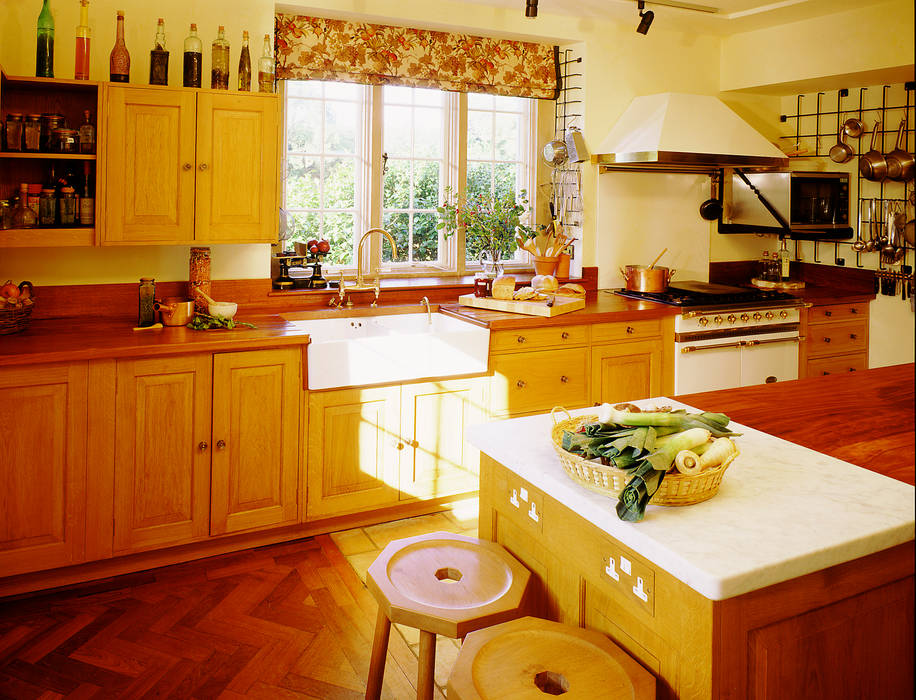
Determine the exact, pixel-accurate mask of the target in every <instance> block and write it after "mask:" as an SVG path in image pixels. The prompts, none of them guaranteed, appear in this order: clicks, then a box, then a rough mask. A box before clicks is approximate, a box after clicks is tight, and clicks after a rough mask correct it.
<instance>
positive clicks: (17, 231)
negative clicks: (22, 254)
mask: <svg viewBox="0 0 916 700" xmlns="http://www.w3.org/2000/svg"><path fill="white" fill-rule="evenodd" d="M94 243H95V228H94V227H92V226H78V227H74V228H10V229H3V230H2V231H0V248H47V247H49V246H50V247H62V246H91V245H93V244H94Z"/></svg>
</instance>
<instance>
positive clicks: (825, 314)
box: [824, 311, 833, 316]
mask: <svg viewBox="0 0 916 700" xmlns="http://www.w3.org/2000/svg"><path fill="white" fill-rule="evenodd" d="M824 316H833V312H832V311H825V312H824Z"/></svg>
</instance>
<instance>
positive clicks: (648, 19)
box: [529, 0, 655, 34]
mask: <svg viewBox="0 0 916 700" xmlns="http://www.w3.org/2000/svg"><path fill="white" fill-rule="evenodd" d="M529 1H530V0H529ZM535 1H536V0H535ZM636 7H637V9H638V10H639V26H638V27H636V33H637V34H648V33H649V27H650V26H652V20H653V19H655V13H654V12H652V10H647V9H646V3H645V0H636Z"/></svg>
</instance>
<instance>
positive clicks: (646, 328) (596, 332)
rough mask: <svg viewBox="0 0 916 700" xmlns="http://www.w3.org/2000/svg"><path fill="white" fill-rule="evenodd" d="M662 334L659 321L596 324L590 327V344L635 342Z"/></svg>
mask: <svg viewBox="0 0 916 700" xmlns="http://www.w3.org/2000/svg"><path fill="white" fill-rule="evenodd" d="M661 334H662V322H661V319H658V318H655V319H648V320H644V321H621V322H619V323H596V324H595V325H594V326H592V342H593V343H600V342H605V341H610V340H637V339H639V338H654V337H657V336H659V335H661Z"/></svg>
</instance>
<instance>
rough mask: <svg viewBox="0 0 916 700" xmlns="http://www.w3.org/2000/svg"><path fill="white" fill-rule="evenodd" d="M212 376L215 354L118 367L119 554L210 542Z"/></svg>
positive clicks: (116, 529) (128, 362)
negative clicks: (207, 538) (193, 542)
mask: <svg viewBox="0 0 916 700" xmlns="http://www.w3.org/2000/svg"><path fill="white" fill-rule="evenodd" d="M211 371H212V370H211V359H210V356H209V355H187V356H181V357H166V358H161V359H159V358H156V359H142V360H121V361H119V362H118V366H117V396H116V400H115V403H116V415H115V486H114V502H115V504H114V515H115V517H114V550H115V552H116V553H125V552H130V551H136V550H142V549H152V548H156V547H164V546H169V545H174V544H182V543H185V542H191V541H194V540H199V539H203V538H205V537H206V536H207V534H208V519H209V512H210V507H209V506H210V450H211V448H210V444H209V443H210V404H211V400H212V399H211V396H212V395H211V392H212V389H211V382H212V377H211Z"/></svg>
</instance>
